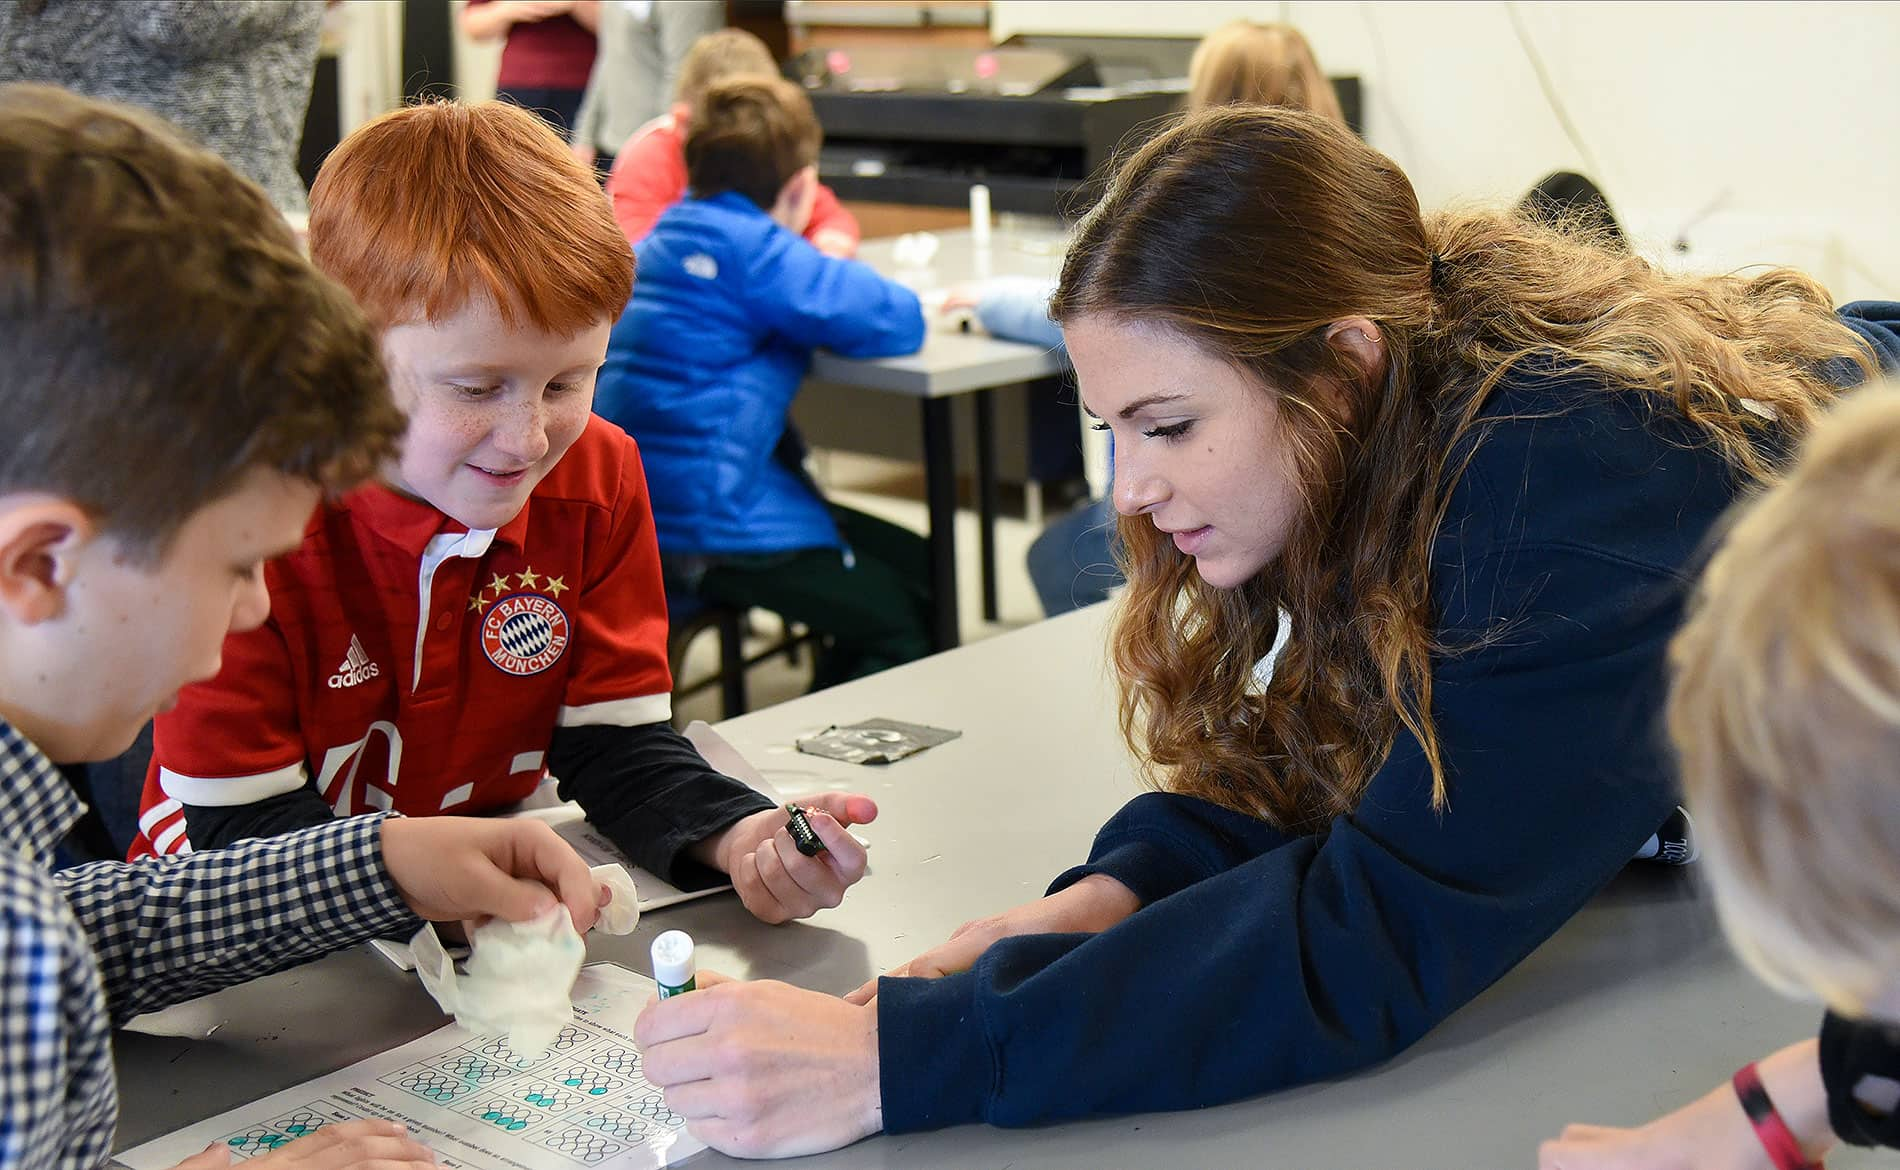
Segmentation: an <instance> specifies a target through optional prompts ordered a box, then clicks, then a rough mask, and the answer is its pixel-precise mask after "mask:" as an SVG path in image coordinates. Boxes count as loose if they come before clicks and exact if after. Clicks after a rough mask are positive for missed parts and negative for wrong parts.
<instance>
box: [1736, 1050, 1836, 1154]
mask: <svg viewBox="0 0 1900 1170" xmlns="http://www.w3.org/2000/svg"><path fill="white" fill-rule="evenodd" d="M1729 1083H1730V1084H1732V1085H1734V1086H1735V1096H1736V1097H1737V1098H1738V1099H1739V1100H1740V1101H1741V1103H1742V1112H1743V1113H1746V1114H1747V1115H1748V1123H1749V1124H1750V1125H1752V1126H1754V1127H1755V1137H1756V1139H1757V1140H1758V1141H1760V1142H1761V1148H1762V1149H1764V1150H1766V1151H1768V1160H1769V1161H1770V1162H1773V1163H1774V1164H1775V1170H1823V1168H1822V1166H1821V1163H1819V1162H1809V1161H1808V1160H1807V1156H1806V1155H1804V1154H1803V1153H1802V1152H1801V1143H1800V1142H1799V1141H1797V1140H1796V1139H1795V1136H1794V1131H1793V1130H1791V1129H1789V1128H1788V1123H1787V1122H1786V1121H1783V1120H1782V1119H1781V1113H1780V1112H1779V1111H1778V1110H1777V1109H1776V1108H1775V1103H1774V1102H1773V1101H1771V1100H1769V1099H1768V1089H1767V1088H1766V1087H1765V1086H1764V1085H1763V1084H1762V1083H1761V1073H1760V1072H1759V1071H1758V1070H1757V1069H1756V1068H1755V1064H1754V1062H1753V1061H1750V1062H1749V1063H1747V1064H1745V1065H1743V1066H1742V1067H1741V1068H1739V1069H1736V1070H1735V1077H1734V1079H1733V1080H1731V1081H1730V1082H1729Z"/></svg>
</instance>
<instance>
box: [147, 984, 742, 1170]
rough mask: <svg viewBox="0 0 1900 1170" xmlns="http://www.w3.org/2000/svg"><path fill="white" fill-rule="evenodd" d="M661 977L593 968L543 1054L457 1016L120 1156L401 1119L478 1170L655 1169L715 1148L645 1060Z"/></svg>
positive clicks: (447, 1162) (160, 1158)
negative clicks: (657, 1083) (674, 1105)
mask: <svg viewBox="0 0 1900 1170" xmlns="http://www.w3.org/2000/svg"><path fill="white" fill-rule="evenodd" d="M654 990H655V988H654V985H653V981H652V980H651V979H648V978H646V977H645V976H643V975H639V974H636V973H634V972H632V971H629V970H628V969H626V968H625V967H621V966H618V965H617V964H613V963H594V964H590V965H589V966H586V967H584V968H582V969H581V976H580V979H579V980H578V981H576V983H575V984H574V1017H575V1018H574V1022H573V1023H572V1024H570V1025H568V1026H567V1027H565V1028H563V1029H561V1034H560V1036H559V1037H558V1038H557V1039H556V1040H555V1042H554V1046H553V1047H552V1048H550V1049H549V1050H548V1051H547V1052H546V1053H544V1054H526V1055H524V1054H519V1053H516V1052H514V1051H512V1050H510V1049H509V1047H508V1045H507V1044H506V1043H505V1042H504V1041H503V1040H502V1039H500V1038H499V1037H495V1036H477V1035H475V1034H473V1033H471V1032H469V1031H468V1030H467V1029H465V1028H463V1027H462V1026H461V1025H459V1024H449V1025H447V1026H445V1027H442V1028H439V1029H437V1030H436V1031H434V1032H431V1033H429V1034H428V1035H427V1036H424V1037H422V1038H421V1039H420V1040H415V1041H412V1042H410V1043H408V1044H404V1045H403V1046H402V1047H400V1048H393V1049H391V1050H389V1051H388V1052H385V1053H383V1054H381V1055H380V1056H372V1057H370V1058H369V1059H368V1060H364V1061H361V1062H359V1063H357V1064H353V1065H351V1066H350V1067H349V1068H346V1069H343V1070H342V1071H340V1072H334V1073H331V1074H330V1075H329V1076H325V1077H318V1078H317V1079H316V1080H313V1081H308V1082H306V1083H304V1084H302V1085H298V1086H297V1087H296V1088H292V1089H285V1090H284V1091H283V1092H281V1093H274V1094H272V1095H271V1096H269V1097H266V1098H264V1099H263V1100H261V1101H257V1102H254V1103H252V1104H250V1105H245V1106H242V1107H240V1108H237V1109H233V1110H231V1111H230V1112H228V1113H224V1114H220V1115H219V1116H217V1117H213V1118H211V1119H210V1120H209V1121H201V1122H199V1123H198V1124H196V1125H193V1126H190V1127H188V1128H186V1129H181V1130H179V1131H178V1132H177V1133H174V1134H171V1135H169V1136H167V1137H162V1138H159V1139H158V1140H156V1141H152V1142H147V1143H146V1144H144V1145H142V1146H139V1147H137V1148H136V1149H132V1150H128V1151H126V1152H124V1153H122V1154H119V1155H118V1160H119V1161H120V1162H121V1163H123V1164H124V1165H126V1166H129V1167H131V1168H132V1170H165V1168H166V1167H170V1166H175V1165H177V1164H178V1163H179V1162H180V1161H182V1160H184V1159H185V1158H187V1157H190V1156H191V1155H193V1154H196V1153H198V1152H200V1151H202V1150H203V1149H204V1148H205V1147H206V1146H208V1145H210V1144H212V1143H213V1142H216V1143H219V1144H221V1145H223V1146H225V1147H226V1148H227V1149H229V1150H230V1151H231V1157H232V1160H233V1162H234V1163H241V1162H243V1161H244V1160H246V1159H249V1158H255V1157H258V1156H260V1155H262V1154H266V1153H269V1152H270V1151H272V1150H274V1149H276V1148H277V1147H279V1146H282V1145H285V1144H287V1143H289V1142H291V1141H293V1140H295V1139H297V1138H299V1137H302V1136H304V1135H305V1134H309V1133H314V1132H316V1131H317V1130H319V1129H321V1128H322V1127H323V1126H325V1125H332V1124H335V1123H337V1122H341V1121H349V1120H352V1119H355V1118H385V1119H388V1120H393V1121H400V1122H402V1123H403V1124H405V1125H407V1126H408V1127H409V1129H410V1130H411V1132H413V1133H415V1134H416V1135H417V1136H418V1137H420V1138H422V1139H423V1140H425V1141H427V1142H428V1143H429V1145H430V1146H432V1147H433V1148H434V1149H435V1152H436V1155H437V1156H438V1157H439V1158H440V1159H441V1162H442V1165H444V1166H452V1167H463V1168H466V1170H530V1168H533V1170H582V1168H586V1167H593V1168H598V1170H649V1168H652V1167H659V1166H669V1165H674V1164H677V1163H678V1162H680V1161H683V1160H684V1159H686V1158H688V1157H691V1156H692V1155H693V1154H696V1153H698V1152H699V1151H701V1150H703V1149H705V1148H706V1147H705V1145H704V1143H702V1142H699V1141H697V1140H695V1139H694V1138H692V1137H691V1136H690V1135H688V1134H687V1132H686V1128H685V1120H684V1119H683V1118H681V1117H680V1116H679V1115H678V1114H675V1113H673V1112H672V1111H671V1110H669V1109H667V1107H666V1102H665V1100H664V1098H663V1097H662V1096H661V1094H660V1091H659V1090H658V1089H656V1088H654V1087H653V1086H652V1085H650V1084H648V1083H647V1080H646V1078H645V1077H644V1076H642V1075H641V1071H640V1051H639V1049H638V1048H637V1047H636V1046H635V1045H634V1042H633V1021H634V1017H635V1016H637V1015H639V1014H640V1009H641V1008H642V1007H643V1006H645V1004H646V1002H647V999H648V998H649V997H650V996H652V995H653V994H654Z"/></svg>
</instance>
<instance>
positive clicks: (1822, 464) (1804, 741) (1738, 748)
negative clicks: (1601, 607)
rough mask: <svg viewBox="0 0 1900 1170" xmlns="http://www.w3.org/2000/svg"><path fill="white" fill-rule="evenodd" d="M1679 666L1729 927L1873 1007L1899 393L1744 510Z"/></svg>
mask: <svg viewBox="0 0 1900 1170" xmlns="http://www.w3.org/2000/svg"><path fill="white" fill-rule="evenodd" d="M1670 660H1671V664H1672V668H1673V675H1674V685H1673V688H1672V691H1671V694H1670V699H1669V733H1670V737H1671V738H1672V739H1673V740H1674V741H1675V745H1676V750H1677V752H1678V753H1679V756H1680V759H1681V764H1682V773H1683V784H1684V787H1685V790H1686V793H1687V796H1688V800H1689V803H1690V807H1691V808H1693V809H1694V810H1695V814H1696V818H1697V821H1698V823H1699V824H1700V825H1701V826H1702V828H1703V831H1704V836H1705V839H1706V843H1707V857H1708V863H1709V873H1710V881H1711V883H1712V885H1713V887H1714V890H1715V894H1716V899H1717V905H1718V906H1719V908H1720V910H1721V916H1722V921H1723V925H1724V927H1725V928H1726V929H1727V931H1728V933H1729V937H1730V938H1731V939H1732V940H1733V941H1734V943H1735V946H1736V949H1737V950H1739V951H1740V952H1741V954H1742V956H1743V957H1744V958H1745V959H1746V960H1747V961H1748V963H1749V965H1750V966H1752V967H1753V968H1754V969H1755V970H1756V971H1757V972H1758V973H1759V974H1760V975H1761V976H1762V977H1763V978H1764V979H1766V980H1767V981H1768V982H1770V983H1771V984H1774V985H1775V986H1776V987H1778V988H1780V989H1781V990H1783V991H1786V992H1789V993H1791V994H1816V995H1818V996H1819V997H1820V998H1821V999H1822V1000H1823V1001H1825V1002H1826V1003H1827V1004H1828V1005H1829V1006H1831V1007H1833V1008H1835V1009H1836V1010H1839V1011H1842V1012H1844V1013H1848V1014H1854V1015H1861V1014H1864V1013H1865V1011H1866V1008H1867V1006H1868V1004H1869V1003H1870V1002H1871V1001H1872V1000H1873V999H1874V998H1875V997H1876V996H1878V995H1880V994H1881V993H1882V992H1884V991H1885V990H1886V989H1888V988H1890V987H1892V986H1893V985H1894V984H1895V982H1896V976H1900V385H1888V386H1885V387H1881V388H1878V389H1868V390H1864V391H1861V392H1859V393H1856V394H1854V395H1851V396H1850V397H1848V398H1847V399H1844V400H1843V404H1842V405H1841V406H1840V407H1839V408H1838V409H1837V410H1835V411H1834V412H1832V413H1831V414H1830V415H1829V416H1828V417H1827V418H1826V419H1825V420H1823V421H1822V422H1821V423H1820V424H1819V425H1818V426H1817V427H1816V428H1815V429H1814V431H1813V432H1812V434H1811V436H1810V438H1809V439H1808V441H1807V442H1806V444H1805V445H1804V446H1803V448H1802V450H1801V455H1800V459H1799V462H1798V463H1797V464H1796V466H1795V467H1794V469H1793V470H1792V471H1791V472H1790V473H1789V475H1788V477H1787V478H1786V479H1785V480H1784V481H1783V482H1782V483H1780V484H1779V485H1777V486H1775V487H1774V488H1772V489H1771V490H1769V491H1767V492H1766V493H1764V494H1762V495H1761V496H1759V497H1758V498H1757V499H1756V500H1755V502H1754V503H1752V504H1750V505H1747V506H1745V507H1744V508H1743V509H1742V510H1741V511H1740V512H1739V516H1738V519H1736V520H1735V522H1734V524H1733V527H1732V528H1731V530H1730V531H1729V533H1728V535H1727V538H1726V539H1725V540H1724V541H1723V543H1722V546H1721V549H1720V551H1718V552H1717V553H1716V555H1715V557H1714V558H1713V559H1712V560H1711V562H1710V564H1709V568H1708V572H1707V573H1706V574H1705V575H1704V577H1703V582H1702V588H1701V591H1700V594H1699V597H1698V601H1697V603H1696V605H1695V607H1694V609H1693V612H1692V614H1691V616H1690V618H1689V620H1688V622H1687V623H1686V624H1685V625H1684V627H1683V629H1682V631H1681V633H1679V634H1678V635H1677V637H1676V639H1675V642H1674V644H1673V645H1672V646H1671V649H1670Z"/></svg>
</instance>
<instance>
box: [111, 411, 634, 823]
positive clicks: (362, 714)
mask: <svg viewBox="0 0 1900 1170" xmlns="http://www.w3.org/2000/svg"><path fill="white" fill-rule="evenodd" d="M265 572H266V579H267V581H268V583H269V585H270V596H271V614H270V619H269V620H268V621H266V622H265V623H264V624H263V625H262V626H260V627H258V628H257V629H255V630H251V631H249V632H247V633H242V634H233V635H231V636H230V637H229V638H227V639H226V640H225V643H224V668H223V670H222V672H221V673H220V674H219V675H218V677H217V678H215V679H213V680H211V681H209V682H205V683H200V684H198V685H196V686H192V687H188V688H187V689H186V690H185V691H184V692H183V693H182V694H181V695H180V696H179V701H178V706H177V707H176V708H175V709H174V710H172V711H171V712H169V713H167V714H165V715H161V716H160V717H159V719H158V723H157V729H156V738H155V742H154V752H153V758H152V769H151V772H150V773H149V774H148V775H147V776H146V780H145V792H144V796H143V799H142V800H141V802H140V816H139V829H140V833H139V837H138V840H137V841H136V842H135V843H134V844H133V847H132V851H131V855H132V856H133V857H135V858H136V857H140V856H145V855H148V854H150V853H153V852H156V853H160V854H167V853H177V852H180V851H182V850H186V849H189V848H190V845H189V843H188V842H187V841H186V840H185V820H184V813H183V811H182V810H181V808H180V804H181V803H183V804H192V805H211V806H223V805H234V804H247V803H251V802H253V801H257V800H262V799H264V798H266V797H270V796H276V795H278V794H280V793H285V792H293V791H295V790H296V789H298V788H300V787H301V786H302V785H303V784H304V782H305V780H306V779H307V778H308V777H310V776H315V777H316V781H317V789H318V791H320V792H321V793H322V794H323V797H324V799H325V800H328V801H329V802H330V803H331V805H332V806H333V807H335V809H336V810H337V812H338V813H339V814H341V815H346V816H347V815H352V814H356V813H364V812H371V811H374V810H378V809H389V808H393V809H396V810H397V811H399V812H402V813H406V814H408V815H410V816H428V815H431V814H436V813H482V812H487V811H491V810H493V809H496V808H500V807H503V806H506V805H509V804H512V803H514V802H515V801H518V800H520V799H521V798H523V797H525V796H526V795H528V793H529V792H531V791H533V789H534V787H535V786H536V785H537V784H539V783H540V781H541V778H542V777H543V775H545V771H546V769H545V767H544V761H545V759H546V756H547V750H548V747H549V744H550V742H551V740H552V738H553V734H554V729H555V727H556V726H563V727H565V726H575V725H583V724H616V725H622V726H637V725H641V724H647V723H658V722H662V721H664V720H667V719H669V718H671V715H672V697H671V692H672V678H671V676H670V674H669V673H668V670H667V664H666V632H667V624H666V594H665V590H664V586H663V585H662V584H661V579H660V556H659V546H658V545H657V544H656V543H655V541H654V535H653V516H652V511H651V508H650V505H649V504H648V501H647V489H646V476H645V473H644V472H643V471H642V469H641V466H640V454H639V451H638V449H637V448H636V447H635V446H634V443H633V440H632V439H630V438H628V437H627V435H626V434H625V433H624V432H622V431H621V430H620V429H619V428H617V427H615V426H614V425H613V424H612V423H609V422H607V421H605V420H604V419H601V418H598V417H596V418H592V419H589V420H588V423H587V429H586V430H585V431H584V432H583V433H582V434H581V437H580V439H579V440H578V441H576V442H575V444H574V446H573V447H572V448H571V449H569V451H568V453H567V454H566V455H565V456H563V457H562V459H561V461H560V462H559V463H558V464H556V465H555V467H554V470H553V471H551V472H549V473H548V477H547V478H546V479H545V480H543V481H542V482H541V483H540V485H539V486H537V487H536V488H535V489H534V492H533V494H532V495H530V496H529V497H528V503H527V506H526V507H524V508H522V510H521V513H520V515H518V516H516V517H515V518H514V519H513V520H511V521H509V522H508V524H507V525H506V526H504V527H502V528H500V529H497V530H495V531H493V532H470V531H468V530H467V529H465V528H464V527H463V526H461V525H460V524H457V523H456V522H455V521H453V520H451V519H449V518H448V517H447V516H445V515H443V514H442V513H441V512H439V511H437V510H436V509H435V508H434V507H432V506H430V505H429V504H427V503H424V502H422V501H420V500H412V499H409V498H407V497H404V496H401V495H398V494H397V493H396V492H394V491H391V490H390V489H389V488H387V487H383V486H382V485H380V484H371V485H367V486H364V487H361V488H358V489H357V490H356V491H354V492H351V493H350V494H349V495H347V496H345V497H343V498H342V499H341V500H338V501H337V502H335V503H333V504H325V505H324V506H322V507H320V508H319V509H318V510H317V513H316V515H315V516H313V517H312V518H311V522H310V526H309V528H308V529H307V530H306V531H305V533H304V541H303V544H302V546H300V547H299V548H298V549H297V551H296V552H294V553H292V554H290V555H289V556H287V557H284V558H283V559H281V560H278V561H275V562H273V563H272V564H270V565H269V566H268V567H267V569H266V570H265Z"/></svg>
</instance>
